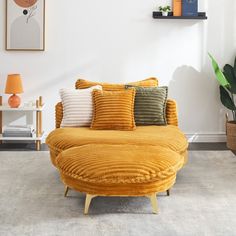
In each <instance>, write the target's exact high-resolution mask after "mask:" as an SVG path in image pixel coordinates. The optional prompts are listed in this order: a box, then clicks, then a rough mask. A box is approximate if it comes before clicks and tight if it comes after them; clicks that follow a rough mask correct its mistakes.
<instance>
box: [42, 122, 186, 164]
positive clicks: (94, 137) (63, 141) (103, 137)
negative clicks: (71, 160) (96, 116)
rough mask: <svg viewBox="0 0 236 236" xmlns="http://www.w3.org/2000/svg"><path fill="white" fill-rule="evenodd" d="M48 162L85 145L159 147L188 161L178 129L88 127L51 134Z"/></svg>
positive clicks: (184, 139) (57, 131) (164, 127)
mask: <svg viewBox="0 0 236 236" xmlns="http://www.w3.org/2000/svg"><path fill="white" fill-rule="evenodd" d="M46 143H47V144H48V146H49V148H50V151H51V161H52V163H53V164H54V165H55V158H56V156H57V155H58V154H60V153H61V152H62V151H64V150H67V149H69V148H72V147H80V146H84V145H87V144H102V145H104V147H105V146H106V145H107V144H109V145H112V144H114V145H127V144H129V145H137V146H139V145H141V146H144V145H145V146H158V147H163V148H166V149H170V150H172V151H174V152H176V153H178V154H180V155H182V156H183V157H184V158H185V162H187V148H188V142H187V139H186V137H185V135H184V134H183V133H182V132H181V131H180V129H179V128H178V127H177V126H172V125H168V126H155V125H154V126H137V128H136V129H135V130H134V131H132V132H131V131H119V130H91V129H90V128H87V127H78V128H60V129H55V130H54V131H52V132H51V133H50V134H49V135H48V137H47V140H46Z"/></svg>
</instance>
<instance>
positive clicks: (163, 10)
mask: <svg viewBox="0 0 236 236" xmlns="http://www.w3.org/2000/svg"><path fill="white" fill-rule="evenodd" d="M170 10H171V8H170V6H164V7H162V6H160V7H159V11H160V12H161V13H162V15H163V16H168V13H169V12H170Z"/></svg>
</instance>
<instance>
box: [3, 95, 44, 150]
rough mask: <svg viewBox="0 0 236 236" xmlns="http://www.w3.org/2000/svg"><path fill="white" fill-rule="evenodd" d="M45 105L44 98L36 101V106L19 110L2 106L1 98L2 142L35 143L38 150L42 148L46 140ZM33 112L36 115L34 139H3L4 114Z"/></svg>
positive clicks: (19, 108)
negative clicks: (43, 141)
mask: <svg viewBox="0 0 236 236" xmlns="http://www.w3.org/2000/svg"><path fill="white" fill-rule="evenodd" d="M44 107H45V104H43V100H42V97H41V96H40V97H39V99H37V100H36V105H30V106H28V105H27V106H26V105H22V106H20V107H18V108H11V107H9V106H8V105H2V97H1V96H0V142H2V141H35V144H36V150H37V151H39V150H40V148H41V142H42V140H43V138H44V131H43V127H42V112H43V110H44ZM20 111H22V112H33V113H35V115H36V124H35V131H36V132H35V133H34V135H33V137H3V136H2V128H3V112H20Z"/></svg>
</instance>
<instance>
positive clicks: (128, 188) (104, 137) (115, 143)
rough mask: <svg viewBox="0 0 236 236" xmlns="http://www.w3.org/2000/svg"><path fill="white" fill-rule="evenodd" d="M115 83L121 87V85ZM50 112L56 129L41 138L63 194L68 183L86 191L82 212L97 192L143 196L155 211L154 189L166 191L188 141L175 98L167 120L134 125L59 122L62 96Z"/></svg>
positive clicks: (182, 161)
mask: <svg viewBox="0 0 236 236" xmlns="http://www.w3.org/2000/svg"><path fill="white" fill-rule="evenodd" d="M147 81H148V83H149V84H147ZM150 81H151V85H153V84H154V85H157V81H156V80H155V79H154V78H151V80H150V79H149V80H145V81H142V83H144V84H147V86H149V85H150ZM92 85H94V83H92V82H90V83H88V82H87V81H83V80H79V81H77V82H76V88H87V87H88V86H92ZM106 86H107V87H108V89H111V87H110V85H107V84H105V85H103V88H104V87H105V88H106ZM116 88H117V89H122V85H118V86H117V87H116ZM112 89H114V87H112ZM55 112H56V113H55V114H56V115H55V118H56V129H55V130H54V131H52V132H51V133H50V134H49V135H48V137H47V139H46V143H47V145H48V146H49V149H50V156H51V162H52V164H53V165H54V166H55V167H57V168H58V170H59V172H60V175H61V180H62V182H63V183H64V185H65V187H66V192H65V195H66V194H67V192H68V190H69V189H75V190H77V191H80V192H84V193H86V202H85V211H84V212H85V214H87V213H88V208H89V205H90V202H91V200H92V198H94V197H96V196H147V197H149V198H150V200H151V202H152V206H153V212H154V213H157V200H156V194H157V193H159V192H163V191H167V192H168V193H169V189H170V188H171V187H172V186H173V185H174V183H175V180H176V174H177V172H178V171H179V170H180V169H181V168H182V167H183V166H184V165H185V164H186V162H187V160H188V157H187V154H188V153H187V149H188V142H187V139H186V137H185V135H184V134H183V133H182V132H181V130H180V129H179V128H178V114H177V104H176V102H175V101H174V100H171V99H168V101H167V105H166V118H167V124H168V125H167V126H137V128H136V129H135V130H134V131H119V130H92V129H90V128H89V127H77V128H60V125H61V122H62V118H63V106H62V103H61V102H59V103H58V104H57V105H56V107H55ZM123 160H124V161H123Z"/></svg>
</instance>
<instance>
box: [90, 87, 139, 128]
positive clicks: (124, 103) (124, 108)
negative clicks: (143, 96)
mask: <svg viewBox="0 0 236 236" xmlns="http://www.w3.org/2000/svg"><path fill="white" fill-rule="evenodd" d="M134 98H135V89H134V88H130V89H126V90H122V91H101V90H96V89H95V90H94V91H93V106H94V110H93V120H92V124H91V128H92V129H101V130H106V129H114V130H134V129H135V128H136V126H135V121H134Z"/></svg>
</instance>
